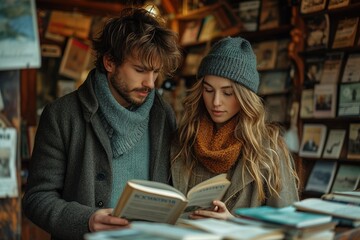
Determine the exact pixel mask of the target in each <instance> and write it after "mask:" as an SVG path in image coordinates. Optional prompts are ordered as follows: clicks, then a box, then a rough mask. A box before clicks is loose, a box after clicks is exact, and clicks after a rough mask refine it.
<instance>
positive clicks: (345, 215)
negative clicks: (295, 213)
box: [293, 198, 360, 227]
mask: <svg viewBox="0 0 360 240" xmlns="http://www.w3.org/2000/svg"><path fill="white" fill-rule="evenodd" d="M293 206H294V207H295V208H296V209H297V210H299V211H304V212H310V213H320V214H327V215H329V216H332V217H333V218H334V219H336V220H338V221H341V222H340V224H344V223H349V225H351V226H352V227H356V226H360V206H355V205H349V204H344V203H337V202H330V201H326V200H324V199H320V198H307V199H304V200H301V201H298V202H295V203H294V204H293ZM350 223H351V224H350Z"/></svg>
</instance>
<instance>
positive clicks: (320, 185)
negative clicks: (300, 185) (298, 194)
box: [305, 161, 337, 194]
mask: <svg viewBox="0 0 360 240" xmlns="http://www.w3.org/2000/svg"><path fill="white" fill-rule="evenodd" d="M336 167H337V163H336V162H333V161H332V162H330V161H316V162H315V164H314V166H313V168H312V170H311V173H310V176H309V178H308V181H307V183H306V186H305V191H306V192H314V193H321V194H325V193H328V192H329V191H330V189H331V185H332V182H333V180H334V177H335V173H336Z"/></svg>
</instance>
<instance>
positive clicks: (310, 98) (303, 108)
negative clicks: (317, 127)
mask: <svg viewBox="0 0 360 240" xmlns="http://www.w3.org/2000/svg"><path fill="white" fill-rule="evenodd" d="M313 115H314V89H311V88H310V89H304V90H302V92H301V102H300V118H312V117H313Z"/></svg>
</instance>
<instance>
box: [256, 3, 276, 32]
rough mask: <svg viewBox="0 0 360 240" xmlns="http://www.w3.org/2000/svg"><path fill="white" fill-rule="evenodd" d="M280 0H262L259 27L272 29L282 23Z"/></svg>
mask: <svg viewBox="0 0 360 240" xmlns="http://www.w3.org/2000/svg"><path fill="white" fill-rule="evenodd" d="M279 7H280V6H279V1H277V0H262V6H261V12H260V23H259V29H260V30H265V29H272V28H277V27H279V25H280V14H279Z"/></svg>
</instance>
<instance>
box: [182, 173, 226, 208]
mask: <svg viewBox="0 0 360 240" xmlns="http://www.w3.org/2000/svg"><path fill="white" fill-rule="evenodd" d="M229 186H230V181H229V180H228V179H226V174H220V175H218V176H216V177H213V178H211V179H208V180H207V181H204V182H202V183H200V184H198V185H196V186H195V187H193V188H192V189H191V190H190V191H189V192H188V194H187V197H188V201H189V203H188V206H187V208H186V210H185V212H190V211H194V210H196V209H200V208H203V209H204V208H209V207H211V206H212V201H213V200H215V199H218V200H220V199H221V198H222V197H223V196H224V194H225V192H226V190H227V189H228V187H229Z"/></svg>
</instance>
